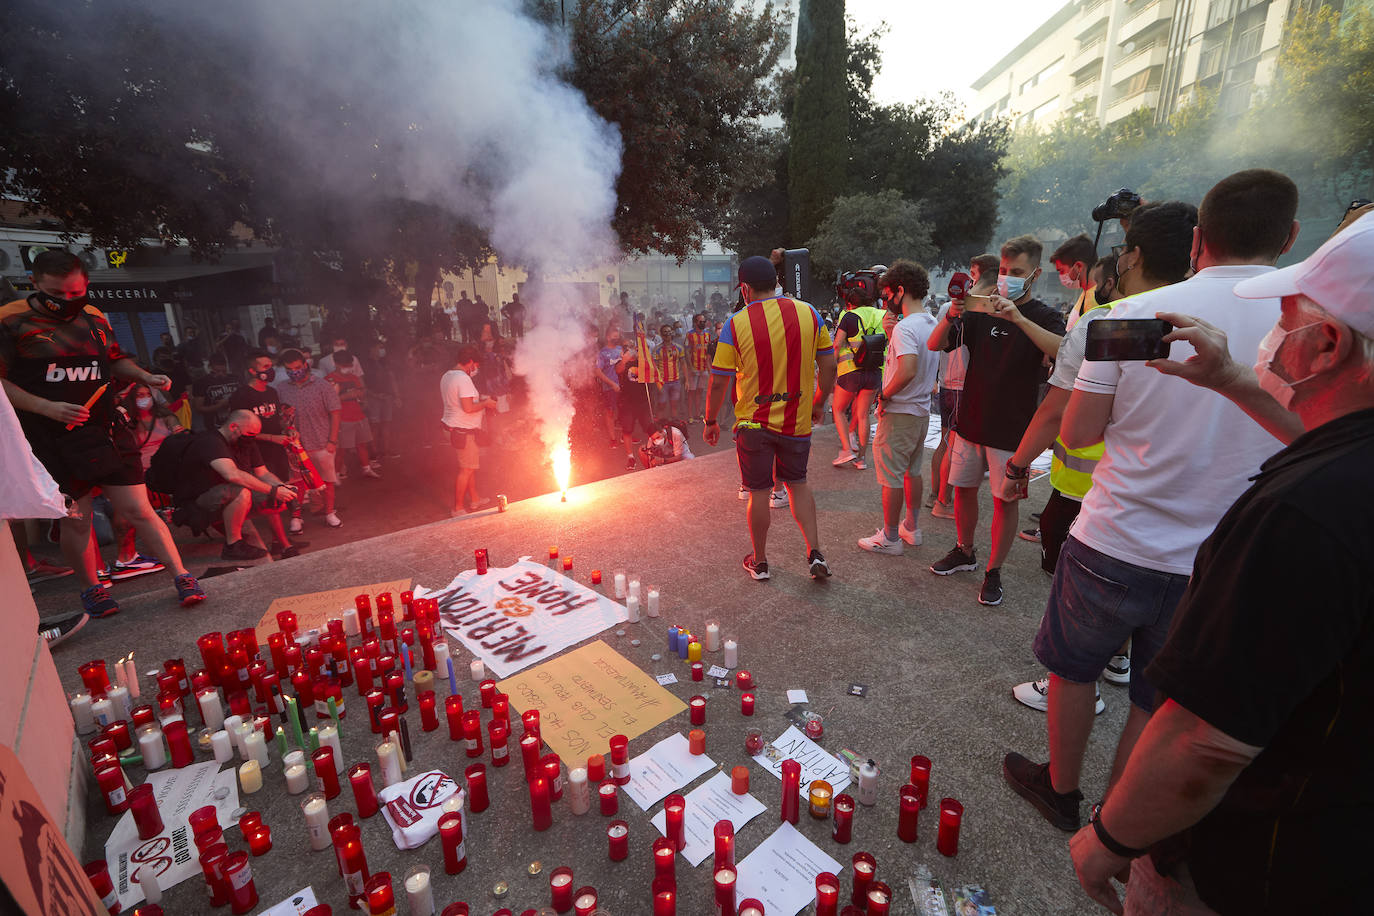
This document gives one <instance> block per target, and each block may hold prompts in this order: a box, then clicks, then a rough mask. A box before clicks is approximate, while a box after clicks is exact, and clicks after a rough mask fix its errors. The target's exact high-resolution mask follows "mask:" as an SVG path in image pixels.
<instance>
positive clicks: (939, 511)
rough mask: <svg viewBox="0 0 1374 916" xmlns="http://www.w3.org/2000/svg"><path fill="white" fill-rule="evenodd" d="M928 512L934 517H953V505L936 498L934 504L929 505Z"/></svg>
mask: <svg viewBox="0 0 1374 916" xmlns="http://www.w3.org/2000/svg"><path fill="white" fill-rule="evenodd" d="M930 514H931V515H933V516H935V517H936V518H954V507H953V506H951V505H950V504H949V503H942V502H940V501H939V500H938V499H937V500H935V505H933V506H931V507H930Z"/></svg>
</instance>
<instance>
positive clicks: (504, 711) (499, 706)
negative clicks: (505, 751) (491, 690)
mask: <svg viewBox="0 0 1374 916" xmlns="http://www.w3.org/2000/svg"><path fill="white" fill-rule="evenodd" d="M491 717H492V719H494V720H498V721H500V722H503V723H505V724H506V726H507V727H508V730H509V726H510V697H508V696H506V695H505V694H504V693H500V692H499V691H498V692H497V694H496V696H494V697H492V698H491Z"/></svg>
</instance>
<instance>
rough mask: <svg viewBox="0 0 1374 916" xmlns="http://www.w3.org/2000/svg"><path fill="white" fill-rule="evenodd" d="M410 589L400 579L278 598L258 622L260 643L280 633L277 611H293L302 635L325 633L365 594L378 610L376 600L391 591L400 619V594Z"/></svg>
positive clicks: (264, 642) (407, 583) (405, 582)
mask: <svg viewBox="0 0 1374 916" xmlns="http://www.w3.org/2000/svg"><path fill="white" fill-rule="evenodd" d="M409 590H410V580H409V579H397V580H396V581H395V582H375V583H373V584H372V585H355V586H353V587H352V588H334V589H330V590H329V591H327V592H311V593H310V594H308V595H292V596H290V597H289V598H278V599H276V600H275V601H273V602H272V603H271V604H270V605H268V607H267V613H266V614H263V615H262V619H261V620H259V621H258V626H257V630H258V642H259V643H261V644H266V643H267V637H268V636H270V635H271V634H273V633H275V632H277V612H278V611H294V612H295V613H296V625H297V627H299V629H300V632H302V633H304V632H305V631H306V630H311V629H319V630H323V629H324V628H325V626H326V624H327V623H328V621H329V619H330V618H332V617H343V613H344V611H346V610H348V609H349V608H351V607H353V599H354V597H356V596H357V595H362V594H367V595H371V596H372V597H373V607H374V608H375V607H376V603H377V602H376V597H377V596H378V595H380V594H381V593H382V592H391V597H392V600H393V601H395V602H396V615H397V619H398V620H399V619H400V614H401V592H404V591H409ZM374 619H375V618H374Z"/></svg>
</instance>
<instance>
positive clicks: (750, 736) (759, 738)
mask: <svg viewBox="0 0 1374 916" xmlns="http://www.w3.org/2000/svg"><path fill="white" fill-rule="evenodd" d="M744 752H745V753H746V754H748V755H749V756H750V757H757V756H758V755H759V754H762V753H763V732H762V731H760V730H759V729H757V728H751V729H749V730H748V731H746V732H745V733H744Z"/></svg>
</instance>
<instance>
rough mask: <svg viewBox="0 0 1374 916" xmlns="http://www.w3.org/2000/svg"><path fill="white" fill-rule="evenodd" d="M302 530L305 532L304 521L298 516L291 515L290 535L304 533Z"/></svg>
mask: <svg viewBox="0 0 1374 916" xmlns="http://www.w3.org/2000/svg"><path fill="white" fill-rule="evenodd" d="M304 530H305V520H304V519H302V518H301V517H300V516H299V515H293V516H291V533H292V534H300V533H301V532H302V531H304Z"/></svg>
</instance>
